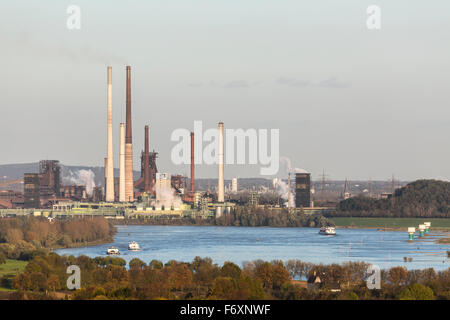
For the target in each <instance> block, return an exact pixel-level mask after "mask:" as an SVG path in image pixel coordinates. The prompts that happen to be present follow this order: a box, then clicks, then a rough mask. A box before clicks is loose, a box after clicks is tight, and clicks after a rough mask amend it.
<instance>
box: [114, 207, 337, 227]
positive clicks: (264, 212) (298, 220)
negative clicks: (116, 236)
mask: <svg viewBox="0 0 450 320" xmlns="http://www.w3.org/2000/svg"><path fill="white" fill-rule="evenodd" d="M117 223H123V224H152V225H216V226H235V227H312V228H317V227H322V226H326V225H329V221H328V220H327V219H326V218H325V217H324V216H322V215H320V214H302V213H300V212H289V211H288V210H287V209H277V210H273V209H269V208H263V207H251V206H237V207H236V208H235V209H234V210H233V211H232V212H231V213H229V214H224V215H222V216H221V217H219V218H209V219H201V218H197V219H191V218H166V219H164V218H158V219H145V218H143V217H142V218H141V219H125V220H123V221H118V222H117Z"/></svg>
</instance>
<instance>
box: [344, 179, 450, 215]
mask: <svg viewBox="0 0 450 320" xmlns="http://www.w3.org/2000/svg"><path fill="white" fill-rule="evenodd" d="M336 215H337V216H352V217H358V216H360V217H435V218H450V182H445V181H439V180H417V181H414V182H411V183H409V184H407V185H406V186H404V187H403V188H399V189H397V190H396V192H395V195H394V197H390V198H388V199H373V198H369V197H364V196H358V197H353V198H350V199H347V200H344V201H341V202H340V203H339V204H338V205H337V208H336Z"/></svg>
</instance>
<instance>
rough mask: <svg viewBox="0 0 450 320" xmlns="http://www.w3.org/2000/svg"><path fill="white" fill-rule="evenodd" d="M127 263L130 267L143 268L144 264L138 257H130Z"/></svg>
mask: <svg viewBox="0 0 450 320" xmlns="http://www.w3.org/2000/svg"><path fill="white" fill-rule="evenodd" d="M128 265H129V266H130V269H143V268H144V267H145V266H146V264H145V262H144V261H142V260H140V259H138V258H133V259H131V261H130V262H129V263H128Z"/></svg>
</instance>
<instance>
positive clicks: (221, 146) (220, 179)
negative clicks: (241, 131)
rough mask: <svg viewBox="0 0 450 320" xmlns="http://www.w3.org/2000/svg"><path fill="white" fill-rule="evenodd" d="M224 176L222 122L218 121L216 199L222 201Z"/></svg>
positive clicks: (223, 196)
mask: <svg viewBox="0 0 450 320" xmlns="http://www.w3.org/2000/svg"><path fill="white" fill-rule="evenodd" d="M224 185H225V183H224V177H223V122H219V185H218V188H217V189H218V195H217V201H218V202H224V201H225V194H224V187H225V186H224Z"/></svg>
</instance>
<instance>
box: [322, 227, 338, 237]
mask: <svg viewBox="0 0 450 320" xmlns="http://www.w3.org/2000/svg"><path fill="white" fill-rule="evenodd" d="M319 234H323V235H325V236H335V235H336V229H335V228H334V227H322V228H320V230H319Z"/></svg>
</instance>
